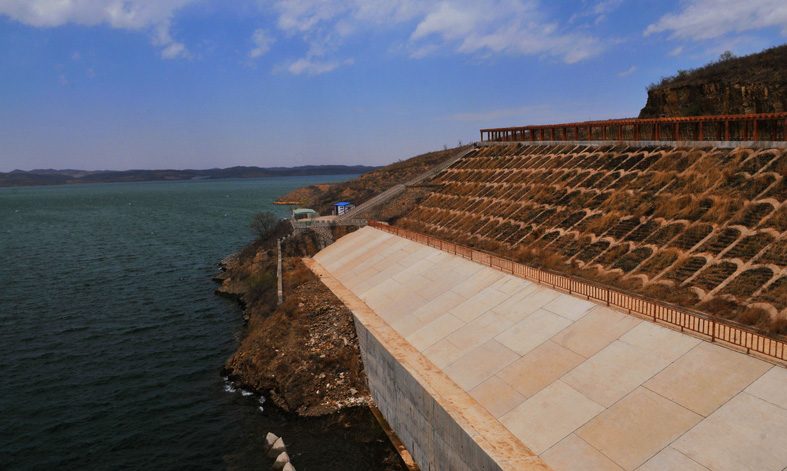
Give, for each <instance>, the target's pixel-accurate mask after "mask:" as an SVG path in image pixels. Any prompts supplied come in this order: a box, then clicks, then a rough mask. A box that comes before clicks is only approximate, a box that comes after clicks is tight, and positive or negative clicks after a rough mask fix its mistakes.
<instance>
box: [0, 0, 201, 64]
mask: <svg viewBox="0 0 787 471" xmlns="http://www.w3.org/2000/svg"><path fill="white" fill-rule="evenodd" d="M194 1H195V0H0V15H6V16H8V17H10V18H11V19H13V20H15V21H18V22H20V23H23V24H26V25H29V26H35V27H44V28H53V27H57V26H62V25H65V24H69V23H73V24H78V25H84V26H95V25H101V24H106V25H109V26H111V27H113V28H118V29H126V30H134V31H144V30H149V31H151V32H152V33H153V43H154V44H155V45H157V46H159V47H160V48H161V55H162V57H164V58H168V59H171V58H175V57H189V52H188V50H187V49H186V46H185V45H183V44H181V43H179V42H177V41H176V40H175V39H173V38H172V36H171V35H170V33H169V28H170V22H171V20H172V17H173V15H174V13H175V12H176V11H177V10H179V9H180V8H182V7H183V6H185V5H187V4H189V3H192V2H194Z"/></svg>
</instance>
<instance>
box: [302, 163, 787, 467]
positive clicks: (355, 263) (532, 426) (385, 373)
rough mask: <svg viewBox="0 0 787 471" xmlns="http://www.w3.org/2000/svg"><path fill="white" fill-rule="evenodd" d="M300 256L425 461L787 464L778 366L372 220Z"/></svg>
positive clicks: (785, 380) (379, 399) (387, 407)
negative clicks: (341, 309) (329, 294)
mask: <svg viewBox="0 0 787 471" xmlns="http://www.w3.org/2000/svg"><path fill="white" fill-rule="evenodd" d="M588 176H590V175H588ZM501 178H502V176H501ZM446 223H447V222H446ZM430 224H432V223H430ZM307 262H308V264H309V265H310V266H311V267H312V269H313V270H314V271H315V272H316V273H317V274H319V275H320V276H321V277H322V279H323V281H324V282H325V283H326V284H327V285H328V286H329V287H330V288H331V289H332V290H333V291H334V293H336V294H337V295H338V296H339V298H340V299H342V300H343V301H344V302H345V304H347V306H348V307H349V308H350V309H351V310H352V311H353V313H354V315H355V322H356V327H357V331H358V336H359V339H360V342H361V350H362V355H363V360H364V365H365V368H366V373H367V376H368V378H369V385H370V389H371V391H372V396H373V398H374V400H375V402H376V403H377V405H378V407H379V408H380V410H381V411H382V412H383V414H384V415H385V417H386V419H387V420H388V421H389V422H390V424H391V426H392V427H393V429H394V430H395V431H396V433H397V434H398V435H399V437H400V439H401V440H402V442H403V443H404V445H405V446H406V447H407V449H408V451H410V453H411V454H412V455H413V458H414V459H415V461H416V462H417V463H418V465H419V466H420V467H421V469H423V470H466V469H467V470H547V469H553V470H556V471H572V470H601V471H604V470H641V471H655V470H676V471H677V470H681V471H685V470H711V471H722V470H724V471H726V470H729V471H740V470H773V471H781V470H783V469H784V468H785V466H787V448H785V447H784V437H785V436H787V370H785V368H784V367H783V366H779V365H773V364H771V363H768V362H765V361H762V360H760V359H757V358H754V357H752V356H748V355H745V354H743V353H738V352H736V351H733V350H730V349H728V348H725V347H722V346H719V345H717V344H713V343H710V342H708V341H705V340H702V339H699V338H695V337H692V336H689V335H686V334H682V333H680V332H677V331H674V330H670V329H668V328H666V327H664V326H661V325H658V324H654V323H653V322H650V321H648V320H643V319H640V318H637V317H634V316H630V315H628V314H625V313H622V312H618V311H615V310H613V309H611V308H608V307H606V306H601V305H598V304H594V303H591V302H588V301H586V300H583V299H579V298H576V297H573V296H571V295H569V294H566V293H562V292H559V291H555V290H553V289H550V288H547V287H544V286H540V285H538V284H535V283H532V282H529V281H526V280H524V279H522V278H519V277H516V276H514V275H511V274H506V273H504V272H502V271H498V270H496V269H493V268H490V267H485V266H482V265H480V264H477V263H475V262H472V261H470V260H466V259H464V258H462V257H459V256H457V255H451V254H448V253H446V252H443V251H440V250H438V249H436V248H431V247H428V246H425V245H422V244H419V243H417V242H414V241H411V240H407V239H405V238H402V237H398V236H395V235H392V234H389V233H387V232H384V231H381V230H378V229H374V228H370V227H367V228H364V229H361V230H359V231H357V232H354V233H352V234H350V235H347V236H345V237H343V238H341V239H339V240H338V241H337V242H336V243H334V244H333V245H331V246H329V247H328V248H326V249H324V250H323V251H321V252H320V253H319V254H317V255H316V256H315V258H314V259H312V260H309V261H307Z"/></svg>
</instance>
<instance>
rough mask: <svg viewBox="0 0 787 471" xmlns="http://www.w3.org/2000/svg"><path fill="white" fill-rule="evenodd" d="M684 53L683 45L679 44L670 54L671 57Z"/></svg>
mask: <svg viewBox="0 0 787 471" xmlns="http://www.w3.org/2000/svg"><path fill="white" fill-rule="evenodd" d="M682 53H683V46H678V47H676V48H675V49H673V50H671V51H670V53H669V54H667V55H668V56H670V57H677V56H679V55H681V54H682Z"/></svg>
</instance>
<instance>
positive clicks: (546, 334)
mask: <svg viewBox="0 0 787 471" xmlns="http://www.w3.org/2000/svg"><path fill="white" fill-rule="evenodd" d="M569 325H571V321H570V320H568V319H566V318H565V317H561V316H558V315H557V314H553V313H551V312H549V311H545V310H543V309H539V310H537V311H536V312H534V313H533V314H531V315H530V316H528V317H527V318H525V319H523V320H522V321H520V322H518V323H516V324H514V325H513V326H512V327H511V328H510V329H508V330H507V331H505V332H503V333H502V334H500V335H498V336H497V337H496V339H497V341H499V342H500V343H502V344H503V345H505V346H506V347H508V348H510V349H511V350H513V351H515V352H517V353H518V354H520V355H525V354H527V353H528V352H530V351H531V350H533V349H534V348H536V347H538V346H539V345H541V344H542V343H544V342H546V341H547V340H549V339H550V338H551V337H552V336H554V335H555V334H557V333H558V332H560V331H561V330H563V329H565V328H566V327H568V326H569Z"/></svg>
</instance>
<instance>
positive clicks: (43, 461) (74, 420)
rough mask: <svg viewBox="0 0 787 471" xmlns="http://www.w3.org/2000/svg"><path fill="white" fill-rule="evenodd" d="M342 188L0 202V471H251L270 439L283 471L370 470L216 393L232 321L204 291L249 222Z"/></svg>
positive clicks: (276, 185)
mask: <svg viewBox="0 0 787 471" xmlns="http://www.w3.org/2000/svg"><path fill="white" fill-rule="evenodd" d="M351 177H353V176H348V175H345V176H329V177H297V178H296V177H292V178H270V179H252V180H232V181H193V182H166V183H129V184H125V183H123V184H102V185H82V186H61V187H35V188H3V189H0V260H1V261H2V264H0V286H2V289H0V346H1V347H0V357H1V358H2V361H0V422H2V426H0V468H2V469H47V470H51V469H78V470H86V469H107V470H109V469H113V470H114V469H190V470H199V469H238V470H246V469H265V470H267V469H269V468H270V465H271V462H270V461H268V460H266V459H264V458H263V457H262V456H260V453H259V448H260V444H261V443H262V438H263V436H264V434H265V433H266V432H268V431H273V432H275V433H278V434H280V435H281V434H283V435H284V437H285V440H286V441H287V442H289V448H290V450H289V451H290V453H291V455H292V456H293V463H294V464H295V465H296V467H297V468H298V470H299V471H303V470H308V469H357V470H367V469H374V467H375V464H374V461H373V459H372V458H371V457H370V454H369V452H368V450H366V449H365V448H364V446H363V445H359V444H357V443H355V442H354V441H353V440H352V439H350V438H348V437H344V436H342V435H341V434H340V433H339V434H336V433H328V434H325V433H322V432H321V429H322V426H321V425H319V424H318V423H317V422H319V421H317V422H315V421H309V420H303V419H295V418H293V417H288V416H284V415H280V414H278V413H277V412H275V411H272V410H269V409H271V408H265V406H264V404H263V405H262V408H263V409H264V410H261V409H260V407H261V404H260V400H259V398H256V397H254V396H251V395H244V394H243V392H242V391H234V392H233V391H232V390H231V388H228V386H227V385H226V384H225V383H224V381H223V379H222V378H221V377H220V376H219V370H220V368H221V366H222V365H223V364H224V362H225V360H226V359H227V358H228V357H229V356H230V355H231V354H232V353H233V352H234V350H235V348H236V347H237V345H238V341H239V339H240V337H241V334H242V321H241V314H240V312H239V310H238V309H237V308H236V307H235V305H234V304H233V303H231V302H229V301H226V300H224V299H221V298H219V297H216V296H214V295H213V291H214V289H215V288H216V285H215V284H214V283H213V282H212V281H211V277H212V276H213V275H214V274H215V273H216V272H217V271H218V268H217V266H216V263H217V262H218V261H219V260H221V259H222V258H223V257H225V256H226V255H228V254H230V253H232V252H234V251H236V250H237V249H239V248H240V247H242V246H243V245H244V244H245V243H246V242H248V241H249V240H251V233H250V232H249V229H248V227H247V226H248V223H249V222H250V220H251V216H252V215H253V214H254V213H255V212H258V211H263V210H272V211H275V212H277V213H278V214H280V215H282V216H284V215H286V213H287V211H288V209H287V207H277V206H274V205H273V204H272V202H273V200H274V199H275V198H277V197H279V196H281V195H283V194H285V193H287V192H288V191H290V190H293V189H295V188H298V187H301V186H305V185H309V184H312V183H322V182H331V181H341V180H346V179H348V178H351ZM316 424H317V425H316ZM332 463H341V464H340V465H338V464H337V465H334V464H332Z"/></svg>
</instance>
